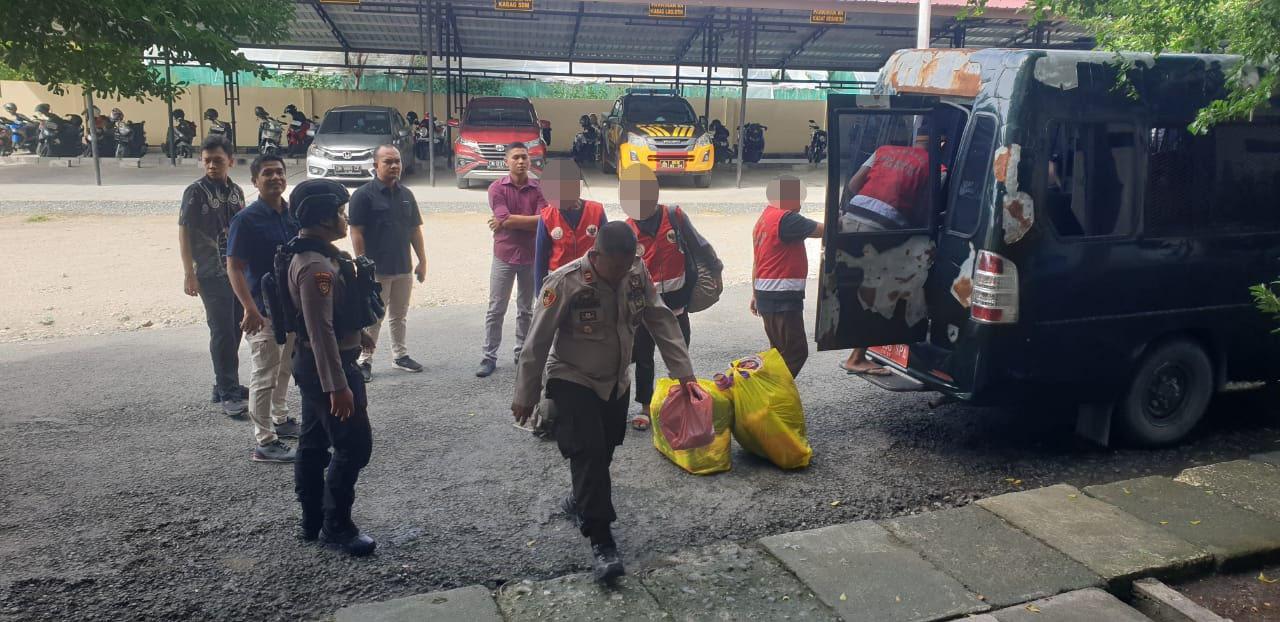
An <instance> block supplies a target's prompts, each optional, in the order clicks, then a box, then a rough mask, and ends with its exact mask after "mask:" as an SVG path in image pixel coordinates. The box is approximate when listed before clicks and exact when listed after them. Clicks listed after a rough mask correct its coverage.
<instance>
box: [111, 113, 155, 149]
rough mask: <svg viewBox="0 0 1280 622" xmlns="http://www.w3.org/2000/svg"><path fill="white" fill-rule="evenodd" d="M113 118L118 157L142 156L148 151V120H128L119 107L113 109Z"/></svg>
mask: <svg viewBox="0 0 1280 622" xmlns="http://www.w3.org/2000/svg"><path fill="white" fill-rule="evenodd" d="M111 119H112V120H113V121H115V129H116V157H117V158H141V157H142V156H144V155H146V153H147V130H146V129H145V128H144V127H143V126H144V125H146V122H145V121H143V122H137V123H135V122H133V121H126V120H125V118H124V113H123V112H121V111H120V109H119V108H116V109H115V110H112V111H111Z"/></svg>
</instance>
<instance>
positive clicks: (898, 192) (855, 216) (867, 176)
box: [839, 119, 930, 376]
mask: <svg viewBox="0 0 1280 622" xmlns="http://www.w3.org/2000/svg"><path fill="white" fill-rule="evenodd" d="M929 134H930V132H929V125H928V120H927V119H925V120H924V121H923V122H922V123H921V124H920V128H919V129H918V130H917V131H916V137H915V144H914V145H913V146H910V147H908V146H905V145H894V144H889V145H882V146H880V147H877V148H876V150H875V151H874V152H873V153H872V154H871V157H870V158H868V159H867V161H866V162H865V163H863V165H862V167H861V168H859V169H858V172H856V173H854V175H853V177H851V178H850V179H849V185H848V188H847V189H848V195H847V196H851V197H852V198H851V199H849V201H848V203H846V204H844V205H841V208H840V224H839V227H840V233H859V232H868V231H893V230H896V229H911V228H914V227H918V226H921V225H922V224H923V223H924V222H925V221H926V220H927V219H928V210H929V140H930V136H929ZM840 367H841V369H844V370H845V371H846V372H848V373H850V374H866V375H870V376H885V375H888V374H889V370H887V369H885V368H883V367H881V366H879V365H876V364H874V363H872V362H871V361H868V360H867V350H866V348H854V349H853V351H852V352H850V353H849V358H848V359H847V360H846V361H845V362H844V363H841V364H840Z"/></svg>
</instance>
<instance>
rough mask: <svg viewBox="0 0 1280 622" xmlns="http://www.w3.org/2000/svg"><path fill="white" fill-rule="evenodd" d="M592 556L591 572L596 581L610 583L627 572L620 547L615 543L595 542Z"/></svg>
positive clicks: (592, 546) (592, 547)
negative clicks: (619, 553) (620, 553)
mask: <svg viewBox="0 0 1280 622" xmlns="http://www.w3.org/2000/svg"><path fill="white" fill-rule="evenodd" d="M591 556H592V557H593V558H594V560H593V563H592V565H591V574H592V575H594V576H595V578H596V581H599V582H601V583H610V582H612V581H613V580H614V579H617V578H618V577H621V576H622V575H624V574H626V573H627V570H626V568H623V567H622V557H621V556H619V555H618V547H617V546H615V545H612V544H593V545H591Z"/></svg>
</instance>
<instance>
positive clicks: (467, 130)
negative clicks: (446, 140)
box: [449, 97, 551, 188]
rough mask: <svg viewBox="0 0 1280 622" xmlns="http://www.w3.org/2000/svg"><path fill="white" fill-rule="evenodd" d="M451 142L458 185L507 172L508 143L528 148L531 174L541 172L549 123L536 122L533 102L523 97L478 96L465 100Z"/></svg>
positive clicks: (465, 184)
mask: <svg viewBox="0 0 1280 622" xmlns="http://www.w3.org/2000/svg"><path fill="white" fill-rule="evenodd" d="M449 124H450V125H452V126H454V127H456V128H458V129H457V131H458V137H457V138H455V139H454V141H453V170H454V173H455V174H457V176H458V187H459V188H466V187H469V186H470V185H471V180H473V179H480V180H485V181H492V180H494V179H501V178H502V177H504V176H505V175H506V174H507V159H506V154H507V145H509V144H511V143H514V142H521V143H524V144H525V146H526V147H528V148H529V169H530V174H531V175H533V176H534V177H537V176H539V175H540V174H541V173H542V165H543V163H544V162H545V161H546V159H547V144H546V142H545V140H544V136H545V135H547V134H549V133H550V132H549V131H547V130H550V129H551V124H550V123H549V122H547V121H539V120H538V114H537V113H536V112H534V110H533V104H531V103H529V100H527V99H525V98H523V97H477V98H475V99H473V100H471V101H470V102H469V103H467V109H466V110H465V111H464V112H463V113H462V121H461V123H459V122H457V121H450V122H449Z"/></svg>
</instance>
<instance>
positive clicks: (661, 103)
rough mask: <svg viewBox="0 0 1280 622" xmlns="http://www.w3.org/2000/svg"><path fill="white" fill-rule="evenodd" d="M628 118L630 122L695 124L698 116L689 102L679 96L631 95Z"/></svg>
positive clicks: (628, 102)
mask: <svg viewBox="0 0 1280 622" xmlns="http://www.w3.org/2000/svg"><path fill="white" fill-rule="evenodd" d="M626 120H627V122H628V123H663V124H670V125H693V124H695V123H697V117H696V116H694V114H693V108H691V107H690V106H689V102H687V101H685V100H683V99H680V98H679V97H634V96H633V97H629V98H627V112H626Z"/></svg>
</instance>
